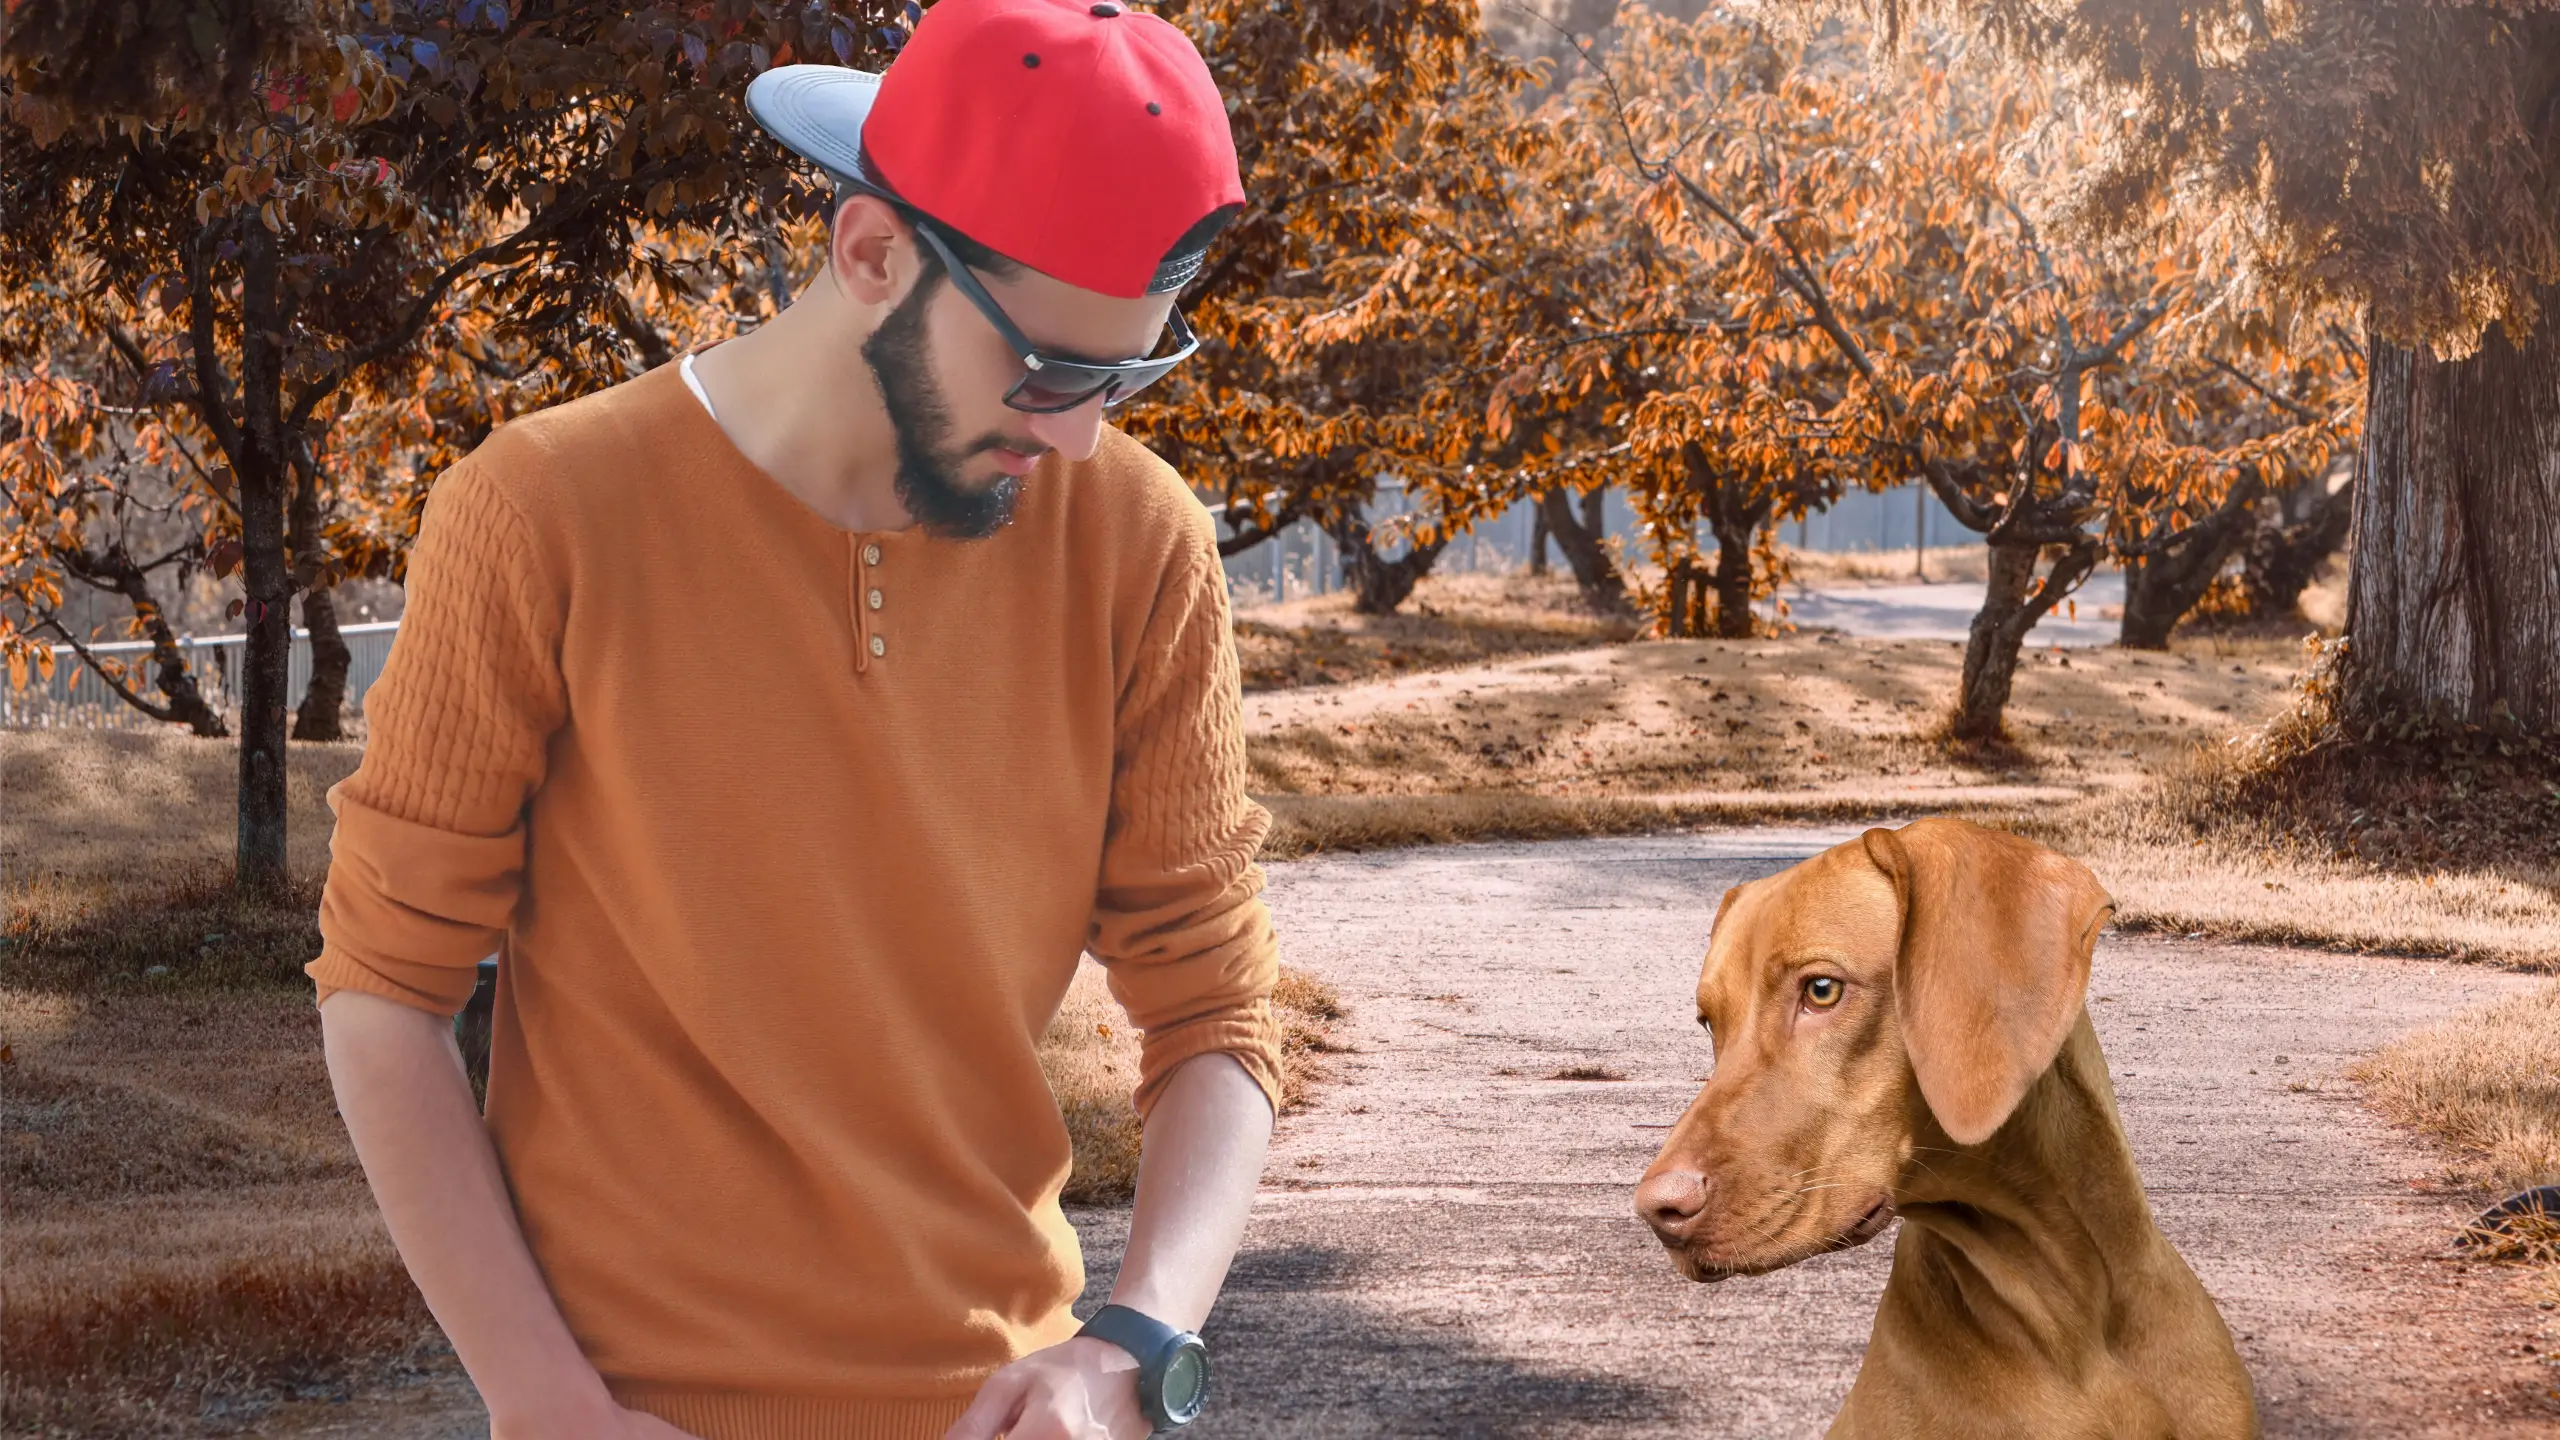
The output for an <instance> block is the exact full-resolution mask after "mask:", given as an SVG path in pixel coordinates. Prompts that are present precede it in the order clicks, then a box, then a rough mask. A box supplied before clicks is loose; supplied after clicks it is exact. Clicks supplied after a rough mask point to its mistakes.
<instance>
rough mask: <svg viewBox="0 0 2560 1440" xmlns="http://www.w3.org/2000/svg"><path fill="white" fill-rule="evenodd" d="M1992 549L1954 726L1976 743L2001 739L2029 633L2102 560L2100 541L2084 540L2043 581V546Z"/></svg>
mask: <svg viewBox="0 0 2560 1440" xmlns="http://www.w3.org/2000/svg"><path fill="white" fill-rule="evenodd" d="M1990 548H1991V576H1990V579H1989V581H1988V582H1987V583H1986V584H1985V585H1984V586H1983V595H1982V608H1981V609H1980V610H1977V611H1975V612H1974V615H1973V627H1972V629H1971V631H1970V632H1969V634H1968V636H1967V638H1966V641H1965V647H1964V673H1963V676H1962V678H1961V679H1960V680H1959V681H1958V682H1957V687H1956V714H1955V719H1954V721H1953V722H1952V723H1951V724H1950V726H1949V733H1950V734H1951V735H1952V736H1953V737H1954V738H1956V739H1958V740H1963V741H1970V742H1981V741H1987V740H1997V739H1999V738H2000V736H2001V716H2002V714H2003V712H2005V711H2006V710H2007V709H2008V708H2009V687H2010V685H2011V683H2012V682H2013V681H2014V680H2015V679H2016V678H2017V674H2018V650H2019V647H2021V646H2022V645H2024V644H2025V643H2026V639H2027V632H2028V631H2029V630H2032V629H2034V628H2035V626H2036V622H2037V621H2039V620H2042V619H2043V618H2044V617H2045V616H2047V615H2049V614H2051V613H2052V612H2053V607H2054V606H2055V605H2058V604H2060V603H2061V601H2062V597H2063V596H2064V595H2066V594H2068V593H2069V592H2070V591H2071V590H2072V589H2073V588H2074V587H2076V586H2078V585H2079V583H2080V582H2081V581H2082V580H2085V579H2087V578H2088V576H2089V572H2090V571H2091V570H2094V569H2096V568H2097V564H2098V542H2097V541H2095V540H2083V541H2082V542H2081V543H2080V544H2079V545H2077V546H2074V547H2072V549H2071V550H2069V551H2068V552H2066V553H2065V554H2064V555H2063V557H2062V558H2061V559H2059V560H2056V561H2055V562H2054V564H2053V569H2052V570H2051V571H2050V572H2049V573H2048V574H2047V575H2046V576H2045V578H2044V583H2042V584H2041V585H2039V584H2037V583H2036V555H2037V548H2038V547H2036V546H2033V545H1993V546H1991V547H1990Z"/></svg>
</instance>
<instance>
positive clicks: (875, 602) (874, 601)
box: [862, 590, 880, 610]
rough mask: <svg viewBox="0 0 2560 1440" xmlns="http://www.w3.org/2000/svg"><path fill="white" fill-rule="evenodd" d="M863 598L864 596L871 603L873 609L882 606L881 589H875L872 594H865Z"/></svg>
mask: <svg viewBox="0 0 2560 1440" xmlns="http://www.w3.org/2000/svg"><path fill="white" fill-rule="evenodd" d="M862 598H863V599H864V600H865V601H866V602H868V603H869V604H870V606H871V608H872V609H874V610H877V609H879V608H880V592H879V591H877V590H874V591H872V592H871V593H870V594H868V595H865V596H863V597H862Z"/></svg>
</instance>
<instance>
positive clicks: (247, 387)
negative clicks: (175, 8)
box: [194, 225, 293, 897]
mask: <svg viewBox="0 0 2560 1440" xmlns="http://www.w3.org/2000/svg"><path fill="white" fill-rule="evenodd" d="M240 250H241V259H242V265H241V284H240V318H241V326H240V328H241V332H242V340H241V345H240V406H241V413H240V422H241V423H240V424H239V425H238V428H237V430H236V432H235V435H236V445H237V449H236V451H235V452H234V458H235V461H236V464H237V467H238V468H237V472H236V483H237V485H238V486H239V504H240V549H241V565H240V575H241V588H242V589H243V590H244V591H246V592H247V596H246V598H247V601H248V608H247V611H246V614H245V617H244V618H246V619H247V620H248V622H249V623H248V626H247V639H246V640H245V641H243V642H242V645H241V650H242V652H243V654H242V657H241V665H240V827H239V833H238V837H237V845H236V848H235V850H234V854H233V866H232V884H233V886H234V888H235V890H236V891H237V892H238V893H240V894H241V895H243V896H256V897H265V896H270V895H274V894H277V893H279V892H281V891H282V889H283V888H284V884H285V880H286V871H285V814H286V810H285V749H284V747H285V693H286V685H285V679H286V672H285V662H286V661H287V660H288V659H290V658H291V656H292V653H293V638H292V633H293V632H292V628H291V624H292V602H293V571H292V569H291V567H290V565H289V563H288V560H287V556H286V553H285V525H286V518H287V517H286V509H287V507H288V506H289V505H290V504H291V501H292V485H293V475H292V464H291V458H292V457H291V456H290V454H289V453H288V452H287V450H286V443H287V437H286V435H285V427H284V417H283V413H282V411H283V404H282V402H283V397H284V356H283V351H282V346H281V339H282V336H283V334H284V324H283V323H282V322H283V316H282V315H281V314H280V313H279V312H278V308H277V296H278V291H279V288H280V287H279V285H278V280H279V271H280V267H279V264H278V261H277V255H276V245H275V241H274V239H273V237H272V236H270V235H268V234H267V233H266V232H265V230H264V229H262V228H261V227H259V226H256V225H251V226H248V227H247V228H246V230H245V232H244V233H243V237H242V241H241V246H240ZM195 278H197V280H198V284H197V286H196V295H195V301H194V303H195V305H196V306H197V307H199V309H200V313H201V314H202V315H203V317H204V323H203V324H201V325H200V327H199V334H198V337H197V351H198V357H197V363H198V364H199V365H209V364H211V363H213V359H214V357H213V355H212V354H211V353H208V352H210V351H211V349H212V347H211V345H210V343H209V342H210V340H211V330H210V319H211V310H210V306H211V304H212V303H213V302H212V298H211V296H210V295H209V294H208V293H207V287H206V286H205V285H204V284H203V283H202V272H199V274H198V276H197V277H195ZM199 388H200V389H203V390H204V391H205V392H206V393H207V395H208V396H209V397H211V398H210V401H209V403H212V404H216V405H219V404H220V403H221V402H220V398H219V397H221V396H222V394H223V393H224V392H223V390H222V388H220V387H218V386H209V385H200V387H199ZM226 424H228V421H226Z"/></svg>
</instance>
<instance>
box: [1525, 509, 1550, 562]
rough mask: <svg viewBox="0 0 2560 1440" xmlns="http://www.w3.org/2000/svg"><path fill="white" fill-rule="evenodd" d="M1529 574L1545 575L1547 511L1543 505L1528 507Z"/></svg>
mask: <svg viewBox="0 0 2560 1440" xmlns="http://www.w3.org/2000/svg"><path fill="white" fill-rule="evenodd" d="M1529 573H1530V574H1532V575H1544V574H1546V573H1547V509H1546V507H1545V506H1543V505H1532V506H1530V507H1529Z"/></svg>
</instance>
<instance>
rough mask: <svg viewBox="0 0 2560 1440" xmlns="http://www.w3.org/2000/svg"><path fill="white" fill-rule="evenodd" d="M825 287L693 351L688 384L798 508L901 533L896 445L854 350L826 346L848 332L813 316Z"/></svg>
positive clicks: (848, 524)
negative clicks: (698, 387)
mask: <svg viewBox="0 0 2560 1440" xmlns="http://www.w3.org/2000/svg"><path fill="white" fill-rule="evenodd" d="M825 284H826V280H825V277H823V276H822V277H820V279H819V281H818V283H817V284H816V285H813V286H811V287H810V289H809V290H808V291H806V292H804V294H803V296H802V298H801V300H800V301H799V303H797V304H794V305H793V306H791V307H790V308H789V309H786V310H784V311H783V312H782V313H781V314H780V315H777V316H775V317H774V318H773V319H772V320H771V321H769V322H767V323H766V324H765V325H764V326H762V327H761V328H759V329H755V330H751V331H748V332H747V333H745V334H743V335H739V336H736V337H734V338H732V339H729V340H724V341H721V342H719V343H718V344H715V345H712V346H710V347H709V348H707V349H704V350H701V351H697V352H696V353H695V356H694V367H693V369H694V378H695V380H697V381H698V382H700V384H701V385H702V388H703V391H704V393H706V394H707V395H708V396H709V397H710V400H711V408H712V410H713V412H714V413H715V415H716V416H717V417H718V424H719V426H720V428H721V430H722V431H724V432H726V433H727V435H728V437H729V442H730V443H731V444H732V445H735V446H736V447H737V448H738V452H739V453H740V454H742V455H744V456H745V457H746V458H747V460H748V461H749V462H750V463H752V464H754V465H755V466H756V467H757V468H759V469H761V470H763V471H764V472H765V473H766V474H767V475H769V476H771V477H772V478H773V480H774V482H775V483H776V484H778V485H780V486H781V487H782V488H783V489H785V490H787V491H789V492H791V494H792V495H793V496H795V497H797V498H798V499H799V501H800V503H801V504H803V505H806V506H808V507H809V508H810V509H811V510H813V511H815V512H817V513H818V514H819V515H821V516H823V517H825V518H826V519H827V520H828V521H829V522H831V523H833V524H835V525H838V526H840V527H842V528H844V529H846V530H853V531H866V532H870V531H884V530H903V529H906V528H907V527H909V526H911V525H913V524H914V523H915V519H914V517H913V516H911V515H909V514H908V513H907V507H906V505H905V504H904V503H903V502H901V501H900V500H899V498H898V492H897V480H896V476H897V465H898V451H897V443H896V439H895V437H894V436H893V434H892V433H891V430H890V426H889V418H888V414H887V412H886V411H885V410H884V409H883V408H882V406H881V401H880V395H879V391H878V389H877V387H875V386H874V385H873V384H872V383H871V379H870V371H869V369H868V367H867V366H866V365H865V363H864V361H863V359H862V355H861V352H860V351H859V350H858V349H850V348H846V347H844V346H842V345H841V344H840V343H836V344H831V343H829V342H830V340H831V339H833V337H834V336H835V335H838V334H841V333H842V331H843V330H844V329H845V328H846V327H843V326H836V325H827V324H825V323H823V320H822V317H821V316H820V314H819V313H818V312H819V310H820V308H822V306H823V303H824V302H823V301H821V300H820V298H819V295H818V291H819V290H820V289H821V288H822V287H823V286H824V285H825ZM828 298H830V299H831V298H833V297H828Z"/></svg>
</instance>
